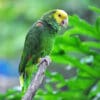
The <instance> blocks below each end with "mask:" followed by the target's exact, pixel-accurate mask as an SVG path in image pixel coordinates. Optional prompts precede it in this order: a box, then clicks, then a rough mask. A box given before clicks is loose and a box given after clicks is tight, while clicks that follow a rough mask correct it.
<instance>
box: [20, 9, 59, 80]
mask: <svg viewBox="0 0 100 100" xmlns="http://www.w3.org/2000/svg"><path fill="white" fill-rule="evenodd" d="M55 11H56V10H54V11H51V12H48V13H46V14H45V15H44V16H43V17H42V18H40V20H38V21H37V22H36V23H34V24H33V26H32V27H31V29H30V30H29V32H28V34H27V36H26V40H25V44H24V49H23V53H22V57H21V61H20V64H19V73H20V76H22V77H23V78H24V81H25V80H27V78H28V77H30V71H28V70H27V69H31V71H32V67H33V65H35V64H37V63H38V59H39V58H41V57H45V56H46V55H50V53H51V51H52V48H53V44H54V39H55V36H56V34H57V32H58V31H59V28H60V26H59V25H58V23H57V22H56V20H55V19H54V18H53V13H54V12H55Z"/></svg>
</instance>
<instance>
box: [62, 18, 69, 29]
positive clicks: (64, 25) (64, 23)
mask: <svg viewBox="0 0 100 100" xmlns="http://www.w3.org/2000/svg"><path fill="white" fill-rule="evenodd" d="M67 25H68V18H66V19H64V20H63V21H62V23H61V26H63V27H65V28H66V27H67Z"/></svg>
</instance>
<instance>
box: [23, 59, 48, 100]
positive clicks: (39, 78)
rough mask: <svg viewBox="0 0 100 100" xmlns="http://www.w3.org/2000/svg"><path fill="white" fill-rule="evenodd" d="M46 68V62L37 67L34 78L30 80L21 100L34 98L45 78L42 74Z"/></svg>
mask: <svg viewBox="0 0 100 100" xmlns="http://www.w3.org/2000/svg"><path fill="white" fill-rule="evenodd" d="M47 67H48V64H47V61H46V60H44V61H42V62H41V63H40V64H39V65H38V68H39V69H38V71H37V73H36V75H35V77H34V78H33V79H32V81H31V84H30V85H29V87H28V90H27V91H26V93H25V95H24V96H23V98H22V100H32V99H33V97H34V96H35V93H36V91H37V90H38V88H39V87H40V85H41V84H42V82H43V79H44V77H45V75H44V73H45V71H46V69H47Z"/></svg>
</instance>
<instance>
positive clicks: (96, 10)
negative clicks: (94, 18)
mask: <svg viewBox="0 0 100 100" xmlns="http://www.w3.org/2000/svg"><path fill="white" fill-rule="evenodd" d="M89 9H91V10H92V11H94V12H96V13H100V8H97V7H94V6H89Z"/></svg>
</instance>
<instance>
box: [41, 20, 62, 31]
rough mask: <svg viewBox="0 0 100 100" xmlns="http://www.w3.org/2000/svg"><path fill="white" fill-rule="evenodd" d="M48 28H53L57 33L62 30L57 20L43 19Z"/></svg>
mask: <svg viewBox="0 0 100 100" xmlns="http://www.w3.org/2000/svg"><path fill="white" fill-rule="evenodd" d="M41 20H42V21H43V22H44V23H45V24H46V25H47V26H48V27H50V28H52V29H53V30H54V31H55V32H56V33H57V32H58V31H59V30H60V26H59V25H58V23H56V22H55V20H53V19H51V20H50V18H45V19H41Z"/></svg>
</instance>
